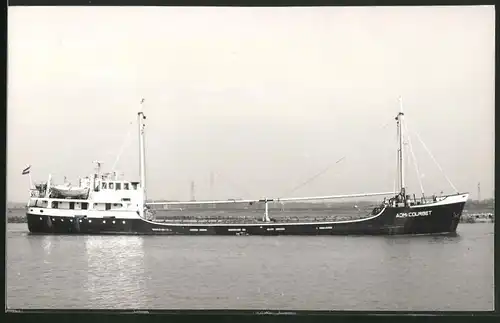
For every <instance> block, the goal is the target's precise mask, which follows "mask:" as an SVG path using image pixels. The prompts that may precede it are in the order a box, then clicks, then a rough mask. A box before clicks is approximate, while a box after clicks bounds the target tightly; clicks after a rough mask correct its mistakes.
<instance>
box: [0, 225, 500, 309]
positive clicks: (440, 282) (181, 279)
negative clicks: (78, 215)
mask: <svg viewBox="0 0 500 323" xmlns="http://www.w3.org/2000/svg"><path fill="white" fill-rule="evenodd" d="M7 230H8V233H7V280H6V281H7V306H8V308H75V309H77V308H129V309H131V308H134V309H135V308H144V309H146V308H149V309H200V308H206V309H230V308H232V309H287V310H291V309H296V310H299V309H315V310H330V309H333V310H492V309H493V224H491V223H484V224H483V223H477V224H460V225H459V232H460V234H459V236H457V237H444V236H440V237H429V236H414V237H246V236H239V237H200V236H198V237H161V236H157V237H154V236H153V237H147V236H30V235H27V226H26V224H8V225H7Z"/></svg>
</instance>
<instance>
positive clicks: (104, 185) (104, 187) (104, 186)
mask: <svg viewBox="0 0 500 323" xmlns="http://www.w3.org/2000/svg"><path fill="white" fill-rule="evenodd" d="M107 187H108V184H107V183H106V182H103V183H102V189H103V190H105V189H106V188H107Z"/></svg>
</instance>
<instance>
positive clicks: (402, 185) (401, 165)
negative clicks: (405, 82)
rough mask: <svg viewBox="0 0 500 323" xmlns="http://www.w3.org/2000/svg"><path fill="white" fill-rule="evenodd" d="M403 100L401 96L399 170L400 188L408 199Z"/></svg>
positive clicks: (398, 121) (402, 194)
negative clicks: (406, 191)
mask: <svg viewBox="0 0 500 323" xmlns="http://www.w3.org/2000/svg"><path fill="white" fill-rule="evenodd" d="M403 116H404V113H403V100H402V98H401V97H399V113H398V115H397V116H396V121H397V125H398V136H399V138H398V141H399V148H398V171H399V174H398V175H399V176H398V177H399V188H400V190H401V197H402V198H403V199H406V198H405V196H406V194H405V188H406V187H405V172H404V171H405V169H404V149H403V148H404V147H403V146H404V134H403V129H404V127H403Z"/></svg>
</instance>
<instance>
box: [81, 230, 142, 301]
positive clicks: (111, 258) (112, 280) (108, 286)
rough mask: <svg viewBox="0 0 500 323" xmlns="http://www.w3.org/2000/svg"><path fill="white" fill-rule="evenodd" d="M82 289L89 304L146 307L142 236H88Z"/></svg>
mask: <svg viewBox="0 0 500 323" xmlns="http://www.w3.org/2000/svg"><path fill="white" fill-rule="evenodd" d="M85 252H86V258H87V264H88V269H87V273H86V280H85V283H84V286H83V288H84V290H85V291H86V292H87V293H88V297H89V299H91V300H92V303H93V304H94V305H93V306H92V308H145V307H147V302H146V294H145V291H146V290H147V288H146V286H145V277H144V246H143V237H139V236H88V237H86V239H85Z"/></svg>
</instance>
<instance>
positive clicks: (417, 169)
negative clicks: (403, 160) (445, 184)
mask: <svg viewBox="0 0 500 323" xmlns="http://www.w3.org/2000/svg"><path fill="white" fill-rule="evenodd" d="M404 127H405V131H406V133H407V138H408V148H409V149H410V153H411V156H412V161H413V165H414V166H415V171H416V172H417V179H418V184H419V185H420V191H421V192H422V196H424V185H423V184H422V178H421V177H420V170H419V168H418V162H417V157H416V156H415V154H414V152H413V146H412V144H411V139H410V132H409V131H408V125H407V123H406V122H404Z"/></svg>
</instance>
